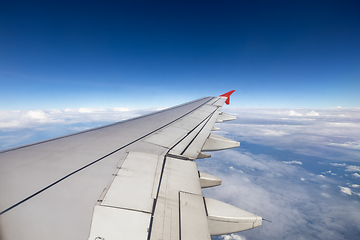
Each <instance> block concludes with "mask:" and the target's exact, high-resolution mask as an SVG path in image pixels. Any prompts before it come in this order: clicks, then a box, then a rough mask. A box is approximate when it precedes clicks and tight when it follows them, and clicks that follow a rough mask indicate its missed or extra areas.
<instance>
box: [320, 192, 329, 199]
mask: <svg viewBox="0 0 360 240" xmlns="http://www.w3.org/2000/svg"><path fill="white" fill-rule="evenodd" d="M321 196H323V197H326V198H329V197H330V195H329V194H327V193H321Z"/></svg>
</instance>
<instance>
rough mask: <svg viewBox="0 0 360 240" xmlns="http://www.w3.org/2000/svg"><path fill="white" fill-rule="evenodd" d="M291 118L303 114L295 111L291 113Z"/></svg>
mask: <svg viewBox="0 0 360 240" xmlns="http://www.w3.org/2000/svg"><path fill="white" fill-rule="evenodd" d="M289 116H302V114H301V113H298V112H295V111H294V110H290V111H289Z"/></svg>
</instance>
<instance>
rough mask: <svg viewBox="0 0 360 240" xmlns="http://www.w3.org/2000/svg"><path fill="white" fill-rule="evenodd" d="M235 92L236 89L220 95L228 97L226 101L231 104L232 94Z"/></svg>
mask: <svg viewBox="0 0 360 240" xmlns="http://www.w3.org/2000/svg"><path fill="white" fill-rule="evenodd" d="M234 92H235V90H231V91H229V92H227V93H224V94H222V95H220V97H227V99H226V101H225V103H226V104H227V105H229V104H230V95H231V94H233V93H234Z"/></svg>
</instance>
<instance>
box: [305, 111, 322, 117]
mask: <svg viewBox="0 0 360 240" xmlns="http://www.w3.org/2000/svg"><path fill="white" fill-rule="evenodd" d="M306 116H320V115H319V113H317V112H315V111H314V110H311V112H309V113H307V114H306Z"/></svg>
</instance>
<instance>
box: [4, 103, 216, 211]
mask: <svg viewBox="0 0 360 240" xmlns="http://www.w3.org/2000/svg"><path fill="white" fill-rule="evenodd" d="M202 99H203V98H201V99H199V100H197V101H200V100H202ZM212 99H213V98H211V99H209V100H208V101H206V102H204V103H203V104H201V105H200V106H198V107H196V108H194V109H193V110H191V111H189V112H187V113H186V114H184V115H182V116H180V117H178V118H176V119H175V120H173V121H171V122H169V123H167V124H165V125H163V126H162V127H159V128H157V129H155V130H154V131H152V132H150V133H147V134H145V135H144V136H142V137H140V138H138V139H135V140H134V141H132V142H130V143H128V144H126V145H124V146H122V147H120V148H118V149H116V150H114V151H112V152H110V153H108V154H106V155H105V156H103V157H101V158H99V159H97V160H94V161H93V162H91V163H89V164H87V165H85V166H83V167H81V168H79V169H77V170H75V171H73V172H71V173H69V174H68V175H66V176H64V177H62V178H60V179H59V180H57V181H55V182H53V183H52V184H50V185H48V186H46V187H44V188H43V189H41V190H39V191H37V192H35V193H34V194H32V195H30V196H28V197H27V198H25V199H23V200H21V201H19V202H17V203H15V204H14V205H12V206H10V207H8V208H7V209H5V210H3V211H2V212H0V215H2V214H4V213H6V212H8V211H10V210H11V209H13V208H15V207H17V206H19V205H20V204H22V203H24V202H26V201H28V200H29V199H31V198H33V197H35V196H36V195H38V194H40V193H42V192H44V191H45V190H47V189H49V188H51V187H52V186H54V185H56V184H58V183H59V182H61V181H63V180H64V179H66V178H68V177H70V176H72V175H74V174H75V173H78V172H80V171H81V170H83V169H85V168H87V167H89V166H91V165H93V164H95V163H97V162H99V161H101V160H103V159H105V158H106V157H108V156H110V155H112V154H114V153H116V152H118V151H120V150H121V149H123V148H125V147H128V146H129V145H131V144H133V143H135V142H137V141H139V140H141V139H143V138H145V137H147V136H149V135H150V134H153V133H154V132H156V131H158V130H160V129H162V128H164V127H166V126H168V125H170V124H172V123H173V122H176V121H177V120H179V119H181V118H183V117H185V116H186V115H188V114H190V113H192V112H193V111H195V110H197V109H198V108H200V107H202V106H203V105H205V104H207V103H208V102H209V101H210V100H212ZM193 102H195V101H193ZM193 102H190V103H193ZM183 105H184V104H183ZM183 105H180V106H183ZM156 113H158V112H156ZM156 113H154V114H156ZM118 123H119V122H118ZM118 123H116V124H118ZM107 126H109V125H107ZM107 126H104V127H107ZM77 134H79V133H77ZM73 135H75V134H73ZM64 137H67V136H64ZM57 139H58V138H57ZM52 140H55V139H52ZM52 140H49V141H52ZM44 142H45V141H44ZM40 143H42V142H40ZM35 144H39V143H35ZM35 144H33V145H35ZM28 146H29V145H26V146H23V147H28ZM23 147H19V148H23ZM19 148H16V149H19ZM12 150H15V149H10V150H9V151H12ZM0 153H3V152H0ZM165 160H166V158H165ZM165 160H164V163H165ZM164 166H165V164H164V165H163V168H164ZM160 182H161V178H160ZM159 184H160V183H159ZM158 191H159V189H158Z"/></svg>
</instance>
